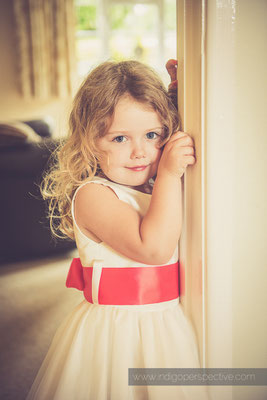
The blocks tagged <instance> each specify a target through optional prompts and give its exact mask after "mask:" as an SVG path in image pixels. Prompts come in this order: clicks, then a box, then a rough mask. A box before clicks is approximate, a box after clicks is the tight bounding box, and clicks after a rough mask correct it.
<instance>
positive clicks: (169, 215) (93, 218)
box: [75, 132, 195, 265]
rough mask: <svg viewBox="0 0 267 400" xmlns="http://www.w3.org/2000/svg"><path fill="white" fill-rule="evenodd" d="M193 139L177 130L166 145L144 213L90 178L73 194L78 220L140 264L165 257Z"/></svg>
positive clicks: (176, 230)
mask: <svg viewBox="0 0 267 400" xmlns="http://www.w3.org/2000/svg"><path fill="white" fill-rule="evenodd" d="M194 162H195V158H194V148H193V140H192V139H191V138H190V136H188V135H187V134H185V133H183V132H178V133H176V134H174V135H172V136H171V138H170V140H169V141H168V143H167V144H166V145H165V147H164V150H163V153H162V156H161V160H160V163H159V167H158V172H157V178H156V181H155V184H154V187H153V193H152V198H151V202H150V206H149V208H148V211H147V213H146V215H145V216H144V217H143V218H142V217H141V216H140V214H138V212H137V211H136V210H135V209H134V208H133V207H131V206H130V205H129V204H127V203H125V202H123V201H121V200H119V199H118V198H117V196H116V195H115V193H114V192H113V191H112V189H110V188H109V187H106V186H103V185H99V184H93V183H92V184H88V185H85V186H84V187H82V188H81V189H80V190H79V191H78V193H77V196H76V200H75V217H76V221H77V223H78V225H79V226H80V227H81V229H82V230H83V231H84V233H85V234H88V236H89V237H92V234H93V235H94V237H95V238H96V237H97V238H98V239H99V241H103V242H105V243H106V244H108V245H109V246H110V247H112V248H113V249H114V250H115V251H118V252H119V253H121V254H123V255H124V256H126V257H128V258H131V259H133V260H135V261H137V262H140V263H144V264H154V265H157V264H165V263H166V262H168V261H169V259H170V258H171V256H172V255H173V252H174V250H175V247H176V246H177V242H178V240H179V237H180V233H181V225H182V205H181V203H182V198H181V177H182V175H183V173H184V171H185V169H186V167H187V165H189V164H194Z"/></svg>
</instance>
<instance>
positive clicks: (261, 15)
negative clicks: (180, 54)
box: [205, 0, 267, 400]
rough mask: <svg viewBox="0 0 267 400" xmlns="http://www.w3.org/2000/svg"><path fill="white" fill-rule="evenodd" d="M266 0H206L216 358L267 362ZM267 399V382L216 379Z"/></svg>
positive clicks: (223, 394) (252, 364) (219, 363)
mask: <svg viewBox="0 0 267 400" xmlns="http://www.w3.org/2000/svg"><path fill="white" fill-rule="evenodd" d="M266 17H267V2H266V1H265V0H255V1H253V2H252V1H251V0H235V1H229V0H220V1H214V0H207V43H206V55H207V57H206V59H207V68H206V83H207V87H206V100H207V102H206V145H205V151H206V214H207V221H206V224H207V235H206V243H207V278H208V285H207V288H208V301H207V304H208V309H207V320H208V358H207V366H208V367H217V368H224V367H234V368H260V367H265V368H266V367H267V344H266V337H267V317H266V315H267V314H266V303H267V290H266V282H267V268H266V259H267V252H266V249H267V246H266V226H267V207H266V205H267V188H266V179H265V171H266V170H267V168H266V164H267V158H266V152H267V135H266V131H267V113H266V100H267V99H266V93H267V81H266V71H267V45H266V43H267V41H266V38H267V25H266ZM210 389H211V393H212V398H214V399H216V400H225V399H227V400H229V399H234V400H241V399H242V400H249V399H252V398H253V399H255V400H263V399H266V398H267V387H266V386H262V387H260V386H241V385H240V386H234V387H231V386H228V387H227V386H221V387H216V386H211V387H210Z"/></svg>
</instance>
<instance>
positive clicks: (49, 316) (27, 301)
mask: <svg viewBox="0 0 267 400" xmlns="http://www.w3.org/2000/svg"><path fill="white" fill-rule="evenodd" d="M73 257H77V253H76V250H74V251H72V252H69V253H67V254H64V255H61V256H56V257H53V258H46V259H42V260H31V261H28V262H16V263H12V264H6V265H1V266H0V313H1V314H0V315H1V324H0V335H1V336H0V337H1V340H0V358H1V362H0V399H1V400H23V399H25V397H26V395H27V393H28V391H29V389H30V386H31V384H32V382H33V380H34V377H35V375H36V374H37V372H38V369H39V367H40V365H41V362H42V360H43V358H44V356H45V354H46V352H47V350H48V347H49V344H50V343H51V340H52V338H53V336H54V334H55V331H56V329H57V327H58V326H59V324H60V322H61V321H62V320H63V318H64V317H65V315H67V313H68V312H69V311H70V310H72V308H74V306H75V305H76V304H78V303H79V302H80V301H81V300H83V295H82V293H81V292H80V291H78V290H76V289H67V288H66V287H65V280H66V277H67V273H68V269H69V266H70V262H71V260H72V258H73Z"/></svg>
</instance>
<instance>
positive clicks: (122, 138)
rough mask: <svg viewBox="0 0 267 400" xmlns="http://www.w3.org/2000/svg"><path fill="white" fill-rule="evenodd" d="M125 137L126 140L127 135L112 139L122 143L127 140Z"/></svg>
mask: <svg viewBox="0 0 267 400" xmlns="http://www.w3.org/2000/svg"><path fill="white" fill-rule="evenodd" d="M124 139H125V140H126V138H125V136H116V137H115V138H114V139H112V142H117V143H122V142H124V141H125V140H124Z"/></svg>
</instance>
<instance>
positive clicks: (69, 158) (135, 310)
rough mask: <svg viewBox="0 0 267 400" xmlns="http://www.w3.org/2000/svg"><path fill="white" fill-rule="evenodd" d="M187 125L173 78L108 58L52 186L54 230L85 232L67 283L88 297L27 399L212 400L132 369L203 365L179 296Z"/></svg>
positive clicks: (82, 97)
mask: <svg viewBox="0 0 267 400" xmlns="http://www.w3.org/2000/svg"><path fill="white" fill-rule="evenodd" d="M179 126H180V121H179V118H178V113H177V110H176V108H175V106H174V105H173V104H172V101H171V99H170V97H169V95H168V93H167V91H166V90H165V88H164V86H163V84H162V82H161V81H160V79H159V78H158V76H157V75H156V74H155V73H154V72H153V71H152V70H151V69H150V68H149V67H147V66H145V65H143V64H141V63H139V62H136V61H124V62H119V63H115V62H105V63H103V64H102V65H100V66H98V67H97V68H95V69H94V70H93V71H92V72H91V73H90V74H89V76H88V77H87V78H86V80H85V81H84V83H83V84H82V86H81V88H80V89H79V91H78V93H77V95H76V97H75V100H74V105H73V110H72V112H71V115H70V136H69V138H68V139H67V141H66V142H65V144H64V145H63V146H62V147H61V148H60V149H59V151H58V163H57V165H56V166H55V167H54V169H53V170H52V171H51V172H50V174H49V175H48V176H47V177H46V180H45V184H44V188H43V193H44V195H45V196H46V197H50V199H51V201H50V210H51V221H52V229H53V230H54V231H55V230H59V231H61V232H62V233H63V234H64V235H66V236H69V237H71V238H75V240H76V243H77V248H78V250H79V257H80V258H76V259H74V260H73V262H72V264H71V267H70V270H69V273H68V277H67V282H66V286H67V287H75V288H77V289H79V290H82V291H83V293H84V300H83V301H82V302H81V303H80V304H79V305H78V306H76V308H75V309H74V310H73V311H72V312H71V313H70V315H68V316H67V318H66V319H65V320H64V321H63V323H62V324H61V326H60V327H59V329H58V331H57V332H56V335H55V337H54V339H53V341H52V344H51V347H50V349H49V351H48V354H47V356H46V358H45V360H44V361H43V364H42V366H41V368H40V370H39V373H38V375H37V377H36V379H35V381H34V383H33V386H32V388H31V390H30V392H29V394H28V397H27V400H31V399H38V400H162V399H166V400H172V399H176V400H177V399H179V400H182V399H188V400H192V399H198V400H200V399H206V398H207V397H206V394H205V390H204V388H203V387H201V386H181V385H179V384H177V382H178V381H175V380H173V382H176V384H174V385H168V383H170V380H168V379H167V381H166V384H165V385H162V386H159V385H156V386H153V385H148V384H147V381H149V378H148V379H147V378H146V377H145V378H144V377H143V376H142V375H141V374H139V375H138V376H137V374H136V375H135V378H136V377H137V379H139V381H138V385H132V384H129V383H128V374H129V368H197V367H199V360H198V351H197V346H196V341H195V336H194V333H193V330H192V328H191V325H190V323H189V321H188V320H187V319H186V318H185V316H184V314H183V311H182V308H181V305H180V304H179V291H178V248H177V242H178V239H179V236H180V232H181V225H182V208H181V178H182V175H183V174H184V171H185V169H186V168H187V166H188V165H192V164H194V162H195V158H194V145H193V140H192V139H191V138H190V136H189V135H187V134H186V133H183V132H180V131H178V129H179ZM163 372H164V371H163ZM142 379H143V381H142ZM173 379H174V378H173ZM140 380H141V385H140Z"/></svg>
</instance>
